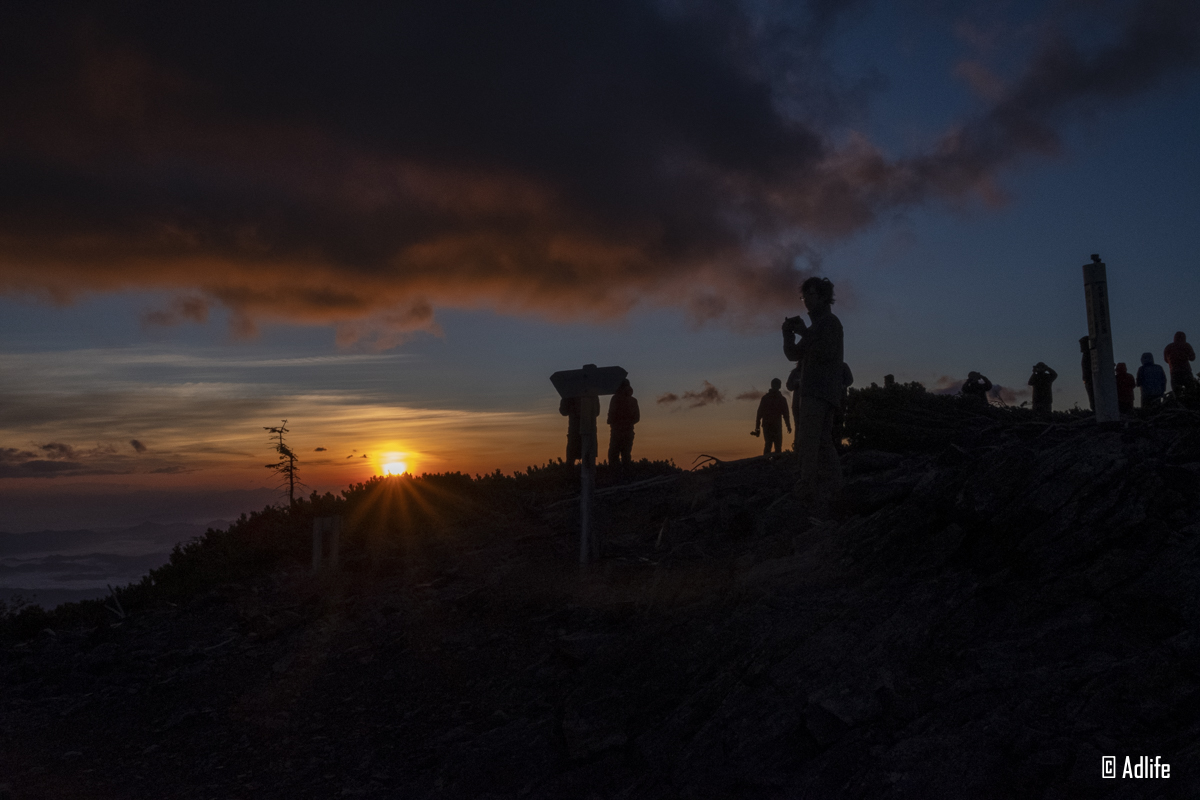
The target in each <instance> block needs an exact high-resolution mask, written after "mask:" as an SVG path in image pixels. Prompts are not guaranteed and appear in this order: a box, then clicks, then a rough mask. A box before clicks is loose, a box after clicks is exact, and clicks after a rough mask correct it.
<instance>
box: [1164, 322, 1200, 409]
mask: <svg viewBox="0 0 1200 800" xmlns="http://www.w3.org/2000/svg"><path fill="white" fill-rule="evenodd" d="M1195 360H1196V351H1195V350H1193V349H1192V346H1191V345H1190V344H1188V341H1187V336H1186V335H1185V334H1184V332H1183V331H1177V332H1176V333H1175V341H1173V342H1171V343H1170V344H1169V345H1167V346H1166V347H1165V348H1164V349H1163V361H1165V362H1167V368H1168V369H1170V370H1171V391H1172V392H1174V393H1175V394H1176V395H1181V394H1187V392H1188V390H1189V389H1191V388H1192V381H1193V378H1192V364H1191V362H1193V361H1195Z"/></svg>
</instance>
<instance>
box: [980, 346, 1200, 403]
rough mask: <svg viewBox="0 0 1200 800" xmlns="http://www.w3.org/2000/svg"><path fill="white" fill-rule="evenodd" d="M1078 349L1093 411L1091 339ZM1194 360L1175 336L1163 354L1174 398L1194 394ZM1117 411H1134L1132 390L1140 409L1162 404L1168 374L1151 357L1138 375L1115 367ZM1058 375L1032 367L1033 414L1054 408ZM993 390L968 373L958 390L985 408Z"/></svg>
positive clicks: (1122, 364)
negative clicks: (1138, 398) (1138, 394)
mask: <svg viewBox="0 0 1200 800" xmlns="http://www.w3.org/2000/svg"><path fill="white" fill-rule="evenodd" d="M1079 349H1080V352H1082V353H1083V359H1082V362H1081V363H1080V367H1081V369H1082V371H1083V386H1084V389H1085V390H1086V391H1087V397H1088V405H1090V406H1091V408H1092V410H1093V411H1095V410H1096V395H1095V388H1094V384H1093V377H1092V347H1091V339H1090V338H1089V337H1087V336H1084V337H1082V338H1080V340H1079ZM1195 360H1196V353H1195V351H1194V350H1193V349H1192V346H1191V345H1190V344H1188V341H1187V335H1186V334H1184V332H1183V331H1179V332H1177V333H1176V334H1175V340H1174V341H1173V342H1171V344H1169V345H1167V347H1166V349H1164V350H1163V361H1165V362H1167V366H1168V367H1169V368H1170V370H1171V391H1173V392H1174V393H1175V396H1176V397H1183V396H1187V395H1188V394H1189V393H1196V392H1197V389H1198V388H1200V387H1198V386H1197V383H1196V379H1195V377H1193V375H1192V364H1191V362H1193V361H1195ZM1115 377H1116V383H1117V409H1118V410H1119V411H1120V412H1121V413H1122V414H1129V413H1131V412H1132V411H1133V399H1134V398H1133V390H1134V389H1141V391H1142V408H1154V407H1155V406H1157V405H1159V404H1161V403H1162V400H1163V397H1164V396H1165V395H1166V393H1167V374H1166V372H1164V371H1163V368H1162V367H1161V366H1159V365H1158V364H1155V363H1154V356H1153V354H1151V353H1142V364H1141V366H1139V367H1138V370H1137V373H1136V374H1132V373H1130V372H1129V368H1128V367H1127V366H1126V364H1125V362H1124V361H1121V362H1118V363H1117V365H1116V375H1115ZM1056 378H1058V373H1057V372H1055V371H1054V370H1053V369H1051V368H1050V367H1048V366H1047V365H1046V364H1045V362H1042V361H1039V362H1038V363H1036V364H1034V365H1033V374H1031V375H1030V376H1029V382H1028V386H1029V387H1030V389H1031V390H1032V392H1033V398H1032V402H1031V403H1030V405H1031V407H1032V408H1033V410H1034V411H1035V412H1037V413H1039V414H1048V413H1050V411H1052V410H1053V407H1054V389H1053V384H1054V381H1055V379H1056ZM991 390H992V382H991V381H990V380H988V379H987V376H985V375H983V374H981V373H978V372H971V373H969V374H968V375H967V379H966V381H964V382H963V385H962V388H961V389H960V390H959V392H960V396H961V397H962V398H963V400H964V401H967V402H970V403H973V404H979V405H986V404H987V402H988V400H987V395H988V392H990V391H991Z"/></svg>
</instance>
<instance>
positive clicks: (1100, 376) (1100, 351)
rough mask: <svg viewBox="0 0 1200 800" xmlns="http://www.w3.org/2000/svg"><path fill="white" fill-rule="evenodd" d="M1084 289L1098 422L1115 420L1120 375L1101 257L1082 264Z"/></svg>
mask: <svg viewBox="0 0 1200 800" xmlns="http://www.w3.org/2000/svg"><path fill="white" fill-rule="evenodd" d="M1083 290H1084V294H1085V296H1086V297H1087V317H1088V342H1089V343H1090V347H1091V351H1092V353H1091V356H1092V392H1093V397H1094V398H1095V401H1096V421H1097V422H1115V421H1116V420H1119V419H1120V418H1121V412H1120V410H1119V409H1118V408H1117V375H1116V365H1115V364H1114V362H1113V346H1112V320H1111V318H1110V317H1109V315H1108V271H1107V269H1106V268H1105V266H1104V262H1103V261H1101V260H1100V256H1098V255H1093V256H1092V263H1091V264H1084V265H1083Z"/></svg>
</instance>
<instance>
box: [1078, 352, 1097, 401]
mask: <svg viewBox="0 0 1200 800" xmlns="http://www.w3.org/2000/svg"><path fill="white" fill-rule="evenodd" d="M1079 352H1081V353H1083V358H1081V359H1080V360H1079V368H1080V369H1081V370H1083V388H1084V389H1085V390H1086V391H1087V396H1088V408H1090V409H1091V410H1092V411H1095V410H1096V390H1095V387H1094V386H1093V385H1092V380H1093V379H1092V339H1091V337H1090V336H1080V337H1079Z"/></svg>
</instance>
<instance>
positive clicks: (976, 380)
mask: <svg viewBox="0 0 1200 800" xmlns="http://www.w3.org/2000/svg"><path fill="white" fill-rule="evenodd" d="M991 390H992V382H991V381H989V380H988V379H987V376H986V375H984V374H982V373H979V372H968V373H967V380H966V381H965V382H964V383H963V385H962V388H961V389H959V390H958V391H959V396H961V397H962V399H964V400H966V401H968V402H969V403H971V404H973V405H978V406H986V405H987V404H988V399H987V393H988V392H990V391H991Z"/></svg>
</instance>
